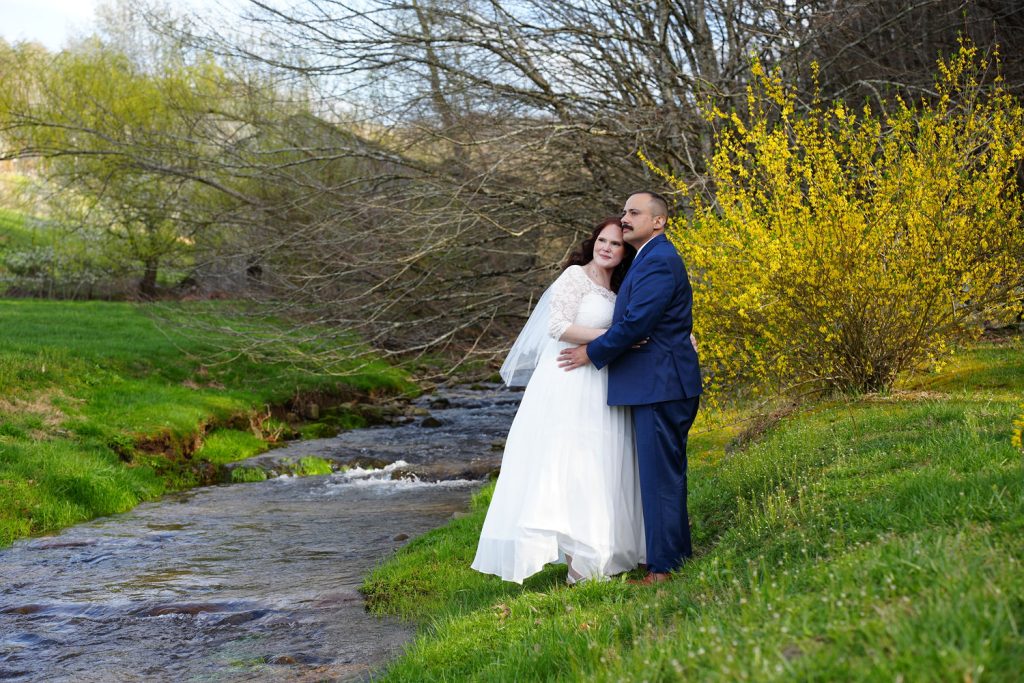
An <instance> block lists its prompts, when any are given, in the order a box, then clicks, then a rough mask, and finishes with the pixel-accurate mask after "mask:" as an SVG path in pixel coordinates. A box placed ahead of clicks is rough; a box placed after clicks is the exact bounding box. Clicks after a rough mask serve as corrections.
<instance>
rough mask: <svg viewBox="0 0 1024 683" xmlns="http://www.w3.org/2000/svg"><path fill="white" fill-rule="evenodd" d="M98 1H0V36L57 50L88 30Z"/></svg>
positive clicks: (8, 39) (11, 40) (12, 40)
mask: <svg viewBox="0 0 1024 683" xmlns="http://www.w3.org/2000/svg"><path fill="white" fill-rule="evenodd" d="M98 4H99V0H0V37H3V38H4V39H6V40H7V42H10V43H13V42H15V41H19V40H33V41H37V42H40V43H42V44H43V45H45V46H46V47H47V48H48V49H50V50H59V49H60V48H61V47H63V46H64V43H65V42H66V41H67V39H68V38H69V37H70V36H72V35H75V34H80V33H88V31H89V29H90V28H91V27H92V23H93V17H94V12H95V9H96V5H98Z"/></svg>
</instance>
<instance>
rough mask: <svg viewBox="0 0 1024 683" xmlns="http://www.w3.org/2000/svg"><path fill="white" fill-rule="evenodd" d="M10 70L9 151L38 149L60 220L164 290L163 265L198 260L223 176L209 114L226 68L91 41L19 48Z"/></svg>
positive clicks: (150, 288)
mask: <svg viewBox="0 0 1024 683" xmlns="http://www.w3.org/2000/svg"><path fill="white" fill-rule="evenodd" d="M8 59H10V60H11V61H12V62H13V69H11V70H10V71H8V72H7V73H6V75H5V76H4V78H3V83H2V90H3V95H2V96H0V97H2V98H3V99H2V103H0V122H2V127H0V135H2V136H3V138H4V139H5V140H6V146H7V148H8V149H7V152H6V153H7V154H8V155H10V156H18V157H35V158H37V159H38V160H39V166H38V168H39V173H40V174H41V175H42V177H43V178H44V179H45V182H46V184H47V194H48V196H49V199H50V200H51V202H52V203H53V212H54V215H55V217H57V218H59V219H60V220H61V222H63V223H65V224H66V225H67V226H68V227H69V228H70V229H74V230H77V231H78V233H79V238H80V239H87V240H100V241H102V242H103V243H104V245H105V249H104V251H105V253H107V255H108V257H109V258H111V259H112V260H114V261H115V262H128V263H132V264H134V266H133V268H134V269H135V270H136V271H137V272H139V274H140V277H139V293H140V294H141V295H143V296H147V297H148V296H153V295H154V294H155V293H156V286H157V279H158V276H159V272H160V269H161V267H164V266H167V265H176V264H180V263H181V262H182V260H183V259H187V258H188V257H189V254H190V251H191V249H192V246H193V244H194V243H195V240H196V237H197V235H196V231H197V230H199V229H201V228H203V227H204V226H208V222H207V221H204V220H202V219H201V218H200V217H199V214H197V213H196V211H195V209H196V208H197V206H198V202H197V198H198V196H199V195H201V194H202V193H203V192H205V191H207V188H208V187H209V186H210V185H211V184H214V183H215V181H214V176H215V172H214V171H213V169H214V167H215V164H213V163H212V162H211V160H210V158H209V152H210V150H212V149H213V145H212V142H211V141H212V140H213V139H214V138H213V137H211V136H212V135H219V134H220V131H218V130H217V128H216V126H217V121H216V120H214V118H213V117H211V115H210V112H212V111H216V109H217V103H218V102H219V101H220V97H221V94H220V93H221V89H220V82H221V81H222V80H223V79H222V73H221V71H220V69H218V68H217V67H216V66H215V65H214V64H213V63H212V62H210V61H195V62H192V63H188V62H186V61H184V60H183V59H180V58H168V59H164V60H162V61H160V62H157V63H151V64H146V65H140V64H139V63H137V62H136V61H133V60H132V59H130V58H129V57H128V56H127V55H126V54H124V53H123V52H121V51H119V50H116V49H113V48H111V47H109V46H108V45H106V44H105V43H104V42H102V41H101V40H99V39H98V38H92V39H88V40H85V41H82V42H81V43H79V44H77V45H75V46H73V47H71V48H68V49H66V50H63V51H62V52H60V53H58V54H55V55H45V56H41V55H40V54H39V53H38V51H36V50H28V49H19V48H15V49H14V51H13V53H12V54H9V55H8Z"/></svg>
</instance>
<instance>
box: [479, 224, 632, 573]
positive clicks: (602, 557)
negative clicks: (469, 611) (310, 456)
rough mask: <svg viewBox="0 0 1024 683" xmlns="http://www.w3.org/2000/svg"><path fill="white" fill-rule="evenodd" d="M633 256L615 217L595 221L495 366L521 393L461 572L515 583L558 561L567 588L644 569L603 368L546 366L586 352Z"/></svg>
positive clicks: (619, 424)
mask: <svg viewBox="0 0 1024 683" xmlns="http://www.w3.org/2000/svg"><path fill="white" fill-rule="evenodd" d="M634 254H635V250H634V249H633V248H632V247H631V246H629V245H628V244H626V243H625V242H624V241H623V239H622V228H621V226H620V225H619V221H618V219H617V218H609V219H605V220H604V221H602V222H601V223H600V224H598V225H597V227H596V228H595V229H594V231H593V233H592V234H591V236H590V237H589V238H588V239H586V240H584V242H583V244H582V245H581V246H580V248H579V249H577V250H576V252H575V253H574V254H573V255H572V256H570V257H569V260H568V262H567V265H566V267H565V269H564V270H563V271H562V274H561V275H560V276H559V277H558V279H557V280H555V282H554V283H553V284H552V285H551V287H549V288H548V290H547V292H545V294H544V296H543V297H541V299H540V301H539V302H538V305H537V307H536V309H535V310H534V312H533V314H532V315H531V316H530V319H529V321H528V322H527V324H526V327H524V328H523V331H522V333H521V334H520V335H519V338H518V339H517V340H516V343H515V344H514V345H513V347H512V350H511V352H510V353H509V356H508V358H507V359H506V361H505V364H504V365H503V366H502V369H501V375H502V378H503V379H504V380H505V382H506V383H507V384H509V385H510V386H515V385H518V386H521V385H522V384H523V383H526V391H525V392H524V393H523V399H522V402H521V403H520V405H519V410H518V412H517V413H516V417H515V420H514V421H513V423H512V427H511V429H510V430H509V433H508V439H507V440H506V442H505V453H504V456H503V458H502V463H501V473H500V475H499V476H498V483H497V485H496V487H495V490H494V497H493V498H492V499H491V504H490V508H489V509H488V511H487V518H486V520H485V521H484V526H483V530H482V531H481V533H480V543H479V545H478V546H477V552H476V558H475V559H474V560H473V564H472V567H473V569H476V570H477V571H480V572H484V573H487V574H495V575H497V576H500V577H501V578H502V579H505V580H506V581H515V582H516V583H522V582H523V579H525V578H527V577H529V576H531V575H533V574H535V573H537V572H538V571H540V570H541V569H542V568H543V567H544V565H545V564H547V563H549V562H557V561H564V562H566V564H568V566H569V572H568V576H567V579H566V580H567V582H568V583H570V584H573V583H576V582H577V581H581V580H584V579H594V578H603V577H607V576H611V575H612V574H618V573H620V572H624V571H628V570H630V569H633V568H634V567H636V566H637V565H638V564H639V563H642V562H644V561H645V547H644V527H643V513H642V510H641V506H640V489H639V482H638V479H637V473H636V456H635V450H634V446H633V428H632V424H631V420H630V414H629V409H628V408H623V407H609V406H608V405H607V395H608V391H607V389H608V377H607V371H606V370H597V369H595V368H594V367H593V366H587V367H585V368H581V369H579V370H575V371H574V372H565V371H564V370H562V369H560V368H559V367H558V365H557V360H556V359H557V356H558V352H559V351H560V350H561V349H563V348H565V347H566V346H568V345H570V344H571V345H576V344H586V343H587V342H590V341H592V340H593V339H595V338H597V337H598V336H600V335H601V334H602V333H603V332H604V331H605V329H607V328H608V326H609V325H611V321H612V310H613V308H614V306H615V292H616V291H618V288H619V285H620V284H621V283H622V279H623V277H624V276H625V273H626V269H627V268H628V267H629V264H630V262H631V261H632V259H633V255H634ZM534 368H536V369H535V370H534ZM527 380H528V383H527Z"/></svg>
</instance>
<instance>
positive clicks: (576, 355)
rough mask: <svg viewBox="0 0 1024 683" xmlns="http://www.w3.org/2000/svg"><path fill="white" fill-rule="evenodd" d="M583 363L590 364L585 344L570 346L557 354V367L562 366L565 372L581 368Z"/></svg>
mask: <svg viewBox="0 0 1024 683" xmlns="http://www.w3.org/2000/svg"><path fill="white" fill-rule="evenodd" d="M584 365H590V356H588V355H587V347H586V346H570V347H569V348H567V349H562V352H561V353H559V354H558V367H560V368H564V369H565V371H566V372H568V371H569V370H575V369H576V368H582V367H583V366H584Z"/></svg>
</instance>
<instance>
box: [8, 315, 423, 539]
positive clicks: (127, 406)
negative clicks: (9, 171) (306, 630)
mask: <svg viewBox="0 0 1024 683" xmlns="http://www.w3.org/2000/svg"><path fill="white" fill-rule="evenodd" d="M172 308H173V309H174V310H175V312H177V314H179V315H182V316H189V315H193V316H207V317H209V316H212V315H214V314H216V313H217V304H210V303H196V304H189V305H186V304H180V305H176V306H174V307H172ZM150 310H151V309H148V308H146V307H145V306H142V305H133V304H124V303H109V302H60V301H39V300H29V299H26V300H0V547H2V546H3V545H6V544H9V543H10V542H12V541H13V540H14V539H16V538H19V537H22V536H26V535H30V534H36V533H42V532H47V531H52V530H55V529H59V528H61V527H64V526H67V525H69V524H74V523H76V522H79V521H83V520H86V519H90V518H92V517H95V516H97V515H104V514H110V513H113V512H120V511H124V510H127V509H130V508H131V507H132V506H134V505H135V504H137V503H138V502H139V501H141V500H147V499H152V498H153V497H155V496H158V495H160V494H161V493H162V492H164V491H165V490H167V489H168V488H180V487H185V486H189V485H193V484H195V483H197V481H198V479H197V475H196V474H195V473H194V472H192V471H191V470H189V469H187V468H182V467H178V466H176V464H175V462H174V459H175V456H177V458H178V460H179V463H178V464H180V462H181V456H185V455H192V453H193V451H196V447H197V446H201V447H200V448H199V449H198V453H197V454H196V456H195V457H196V458H198V459H206V460H209V461H211V462H212V463H214V464H221V463H225V462H230V461H232V460H237V459H241V458H244V457H248V456H249V455H253V454H255V453H257V452H259V451H260V450H262V449H263V448H265V445H264V444H263V443H262V442H261V441H260V440H259V439H257V438H256V437H255V436H254V435H253V434H251V433H250V432H244V431H240V430H229V429H219V430H214V431H211V433H210V434H209V435H206V434H205V431H206V428H207V427H208V426H210V425H222V426H227V425H230V424H231V423H233V422H239V421H241V422H242V423H243V424H248V417H247V416H248V415H250V414H252V413H253V412H254V410H257V409H258V410H263V408H264V406H266V405H268V404H269V405H273V404H280V403H282V402H284V401H285V400H287V399H288V398H289V397H291V396H294V395H296V394H297V393H301V392H318V393H320V394H331V393H332V392H348V393H351V392H352V390H353V389H358V390H363V391H375V392H382V393H402V392H411V391H414V390H415V387H414V386H413V385H412V384H411V383H410V382H409V381H408V379H407V378H406V377H405V375H404V374H402V373H401V372H400V371H398V370H397V369H395V368H393V367H391V366H389V365H387V364H386V363H384V362H382V361H371V362H365V361H358V362H357V361H352V363H351V368H350V370H351V371H350V372H349V374H348V376H345V377H341V378H338V377H322V376H319V375H317V374H316V373H315V372H313V371H311V370H310V368H308V367H305V368H304V367H302V366H300V365H296V364H291V363H289V364H285V363H273V362H266V361H256V360H248V359H246V358H245V357H244V356H240V357H237V358H234V359H233V360H231V361H229V362H222V363H216V364H210V363H209V359H210V358H211V357H213V356H214V355H216V353H217V352H218V351H220V350H221V347H222V346H223V344H224V343H225V341H226V340H224V339H209V338H206V339H198V338H192V337H189V336H187V335H185V334H184V333H180V332H176V329H185V328H175V327H174V326H163V327H161V326H159V325H158V324H157V323H156V322H154V319H153V318H152V317H151V316H150V315H148V313H149V311H150ZM221 355H223V354H221ZM341 365H343V364H339V366H341ZM267 423H268V424H269V423H270V421H267ZM166 455H170V456H172V457H171V459H168V458H167V457H165V456H166ZM314 469H315V468H314ZM321 469H322V468H321Z"/></svg>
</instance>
